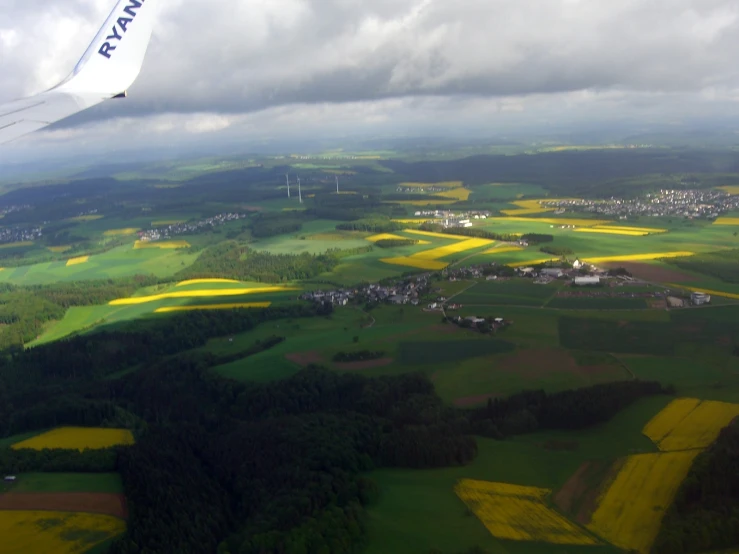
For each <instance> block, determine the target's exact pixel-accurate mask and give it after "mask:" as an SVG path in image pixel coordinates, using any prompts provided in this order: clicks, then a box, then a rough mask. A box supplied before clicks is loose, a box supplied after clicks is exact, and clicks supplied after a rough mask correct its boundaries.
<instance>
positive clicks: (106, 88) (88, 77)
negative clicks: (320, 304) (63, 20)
mask: <svg viewBox="0 0 739 554" xmlns="http://www.w3.org/2000/svg"><path fill="white" fill-rule="evenodd" d="M160 1H161V0H119V1H118V2H117V3H116V5H115V8H113V11H112V12H111V14H110V16H109V17H108V19H107V20H106V21H105V23H104V24H103V27H102V28H101V29H100V31H99V32H98V34H97V36H95V39H94V40H93V41H92V44H90V46H89V47H88V48H87V51H86V52H85V54H84V55H83V56H82V58H81V59H80V61H79V62H78V63H77V65H76V66H75V68H74V71H72V73H71V74H70V75H69V77H67V78H66V79H64V81H62V82H61V83H59V84H58V85H57V86H55V87H54V88H52V89H50V90H47V91H46V92H42V93H40V94H37V95H36V96H32V97H30V98H25V99H23V100H16V101H13V102H9V103H7V104H0V144H2V143H5V142H10V141H11V140H14V139H16V138H18V137H21V136H23V135H25V134H28V133H31V132H33V131H36V130H38V129H41V128H43V127H46V126H47V125H50V124H51V123H54V122H55V121H60V120H62V119H64V118H66V117H69V116H70V115H72V114H75V113H77V112H81V111H82V110H86V109H87V108H91V107H92V106H94V105H96V104H100V103H101V102H103V101H105V100H108V99H110V98H116V97H119V98H120V97H124V96H125V95H126V90H127V89H128V87H130V86H131V84H133V82H134V81H135V80H136V77H138V75H139V72H140V71H141V65H142V64H143V62H144V56H145V55H146V49H147V47H148V46H149V39H150V38H151V31H152V27H153V24H154V15H155V14H154V12H155V8H156V6H157V4H158V2H160Z"/></svg>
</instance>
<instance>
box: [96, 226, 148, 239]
mask: <svg viewBox="0 0 739 554" xmlns="http://www.w3.org/2000/svg"><path fill="white" fill-rule="evenodd" d="M140 230H141V229H137V228H136V227H128V228H126V229H108V230H107V231H105V232H104V233H103V235H105V236H106V237H127V236H130V235H135V234H136V233H138V232H139V231H140Z"/></svg>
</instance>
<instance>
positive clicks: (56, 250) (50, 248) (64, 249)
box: [46, 244, 72, 254]
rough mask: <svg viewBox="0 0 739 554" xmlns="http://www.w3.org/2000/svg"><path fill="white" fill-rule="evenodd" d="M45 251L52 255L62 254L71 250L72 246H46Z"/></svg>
mask: <svg viewBox="0 0 739 554" xmlns="http://www.w3.org/2000/svg"><path fill="white" fill-rule="evenodd" d="M46 249H47V250H48V251H49V252H54V254H64V253H65V252H67V251H68V250H72V245H71V244H68V245H66V246H47V247H46Z"/></svg>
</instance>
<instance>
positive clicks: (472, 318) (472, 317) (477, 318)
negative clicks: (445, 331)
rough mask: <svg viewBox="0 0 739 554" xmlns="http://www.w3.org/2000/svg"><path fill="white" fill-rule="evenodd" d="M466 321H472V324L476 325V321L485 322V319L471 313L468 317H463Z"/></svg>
mask: <svg viewBox="0 0 739 554" xmlns="http://www.w3.org/2000/svg"><path fill="white" fill-rule="evenodd" d="M465 319H466V320H467V321H469V322H470V323H472V324H473V325H477V324H478V323H485V319H484V318H482V317H477V316H475V315H471V316H469V317H465Z"/></svg>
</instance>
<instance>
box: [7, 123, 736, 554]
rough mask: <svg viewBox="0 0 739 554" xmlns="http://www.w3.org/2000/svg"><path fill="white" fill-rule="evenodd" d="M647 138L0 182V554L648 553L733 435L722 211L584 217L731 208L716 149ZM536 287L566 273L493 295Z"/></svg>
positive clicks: (726, 156)
mask: <svg viewBox="0 0 739 554" xmlns="http://www.w3.org/2000/svg"><path fill="white" fill-rule="evenodd" d="M513 116H515V114H506V115H505V117H506V118H508V117H513ZM488 123H489V122H488ZM485 124H486V125H487V123H485ZM328 125H329V127H328V128H327V129H328V131H327V132H330V131H331V125H333V123H331V122H330V121H329V122H328ZM488 126H489V125H488ZM676 132H678V133H679V130H678V131H676ZM624 136H625V135H624ZM602 139H603V140H605V138H604V137H602V136H601V137H596V136H593V137H592V138H591V139H588V140H592V141H601V140H602ZM454 140H455V141H456V140H457V139H454ZM572 140H575V139H574V138H573V139H572ZM608 140H610V139H608ZM614 140H615V139H614ZM660 140H661V139H659V137H653V136H651V134H650V135H649V136H648V137H647V136H645V137H644V139H643V142H645V143H648V144H652V146H650V147H649V148H642V147H639V148H636V145H633V146H634V148H633V149H632V148H624V147H623V145H621V144H619V145H614V146H613V147H605V148H603V147H598V146H595V147H593V146H588V145H574V146H573V145H572V144H559V143H558V142H557V141H556V139H554V138H552V135H550V136H547V137H526V136H524V134H523V130H520V131H516V133H511V134H510V136H503V135H502V134H501V135H500V140H497V139H496V141H495V143H494V144H487V142H486V141H475V142H474V143H473V144H462V142H461V141H460V144H459V145H456V144H457V143H456V142H455V146H454V147H448V146H444V142H443V141H442V140H438V139H436V138H434V137H424V138H421V139H409V138H404V137H389V138H385V139H382V140H377V141H372V143H373V146H372V148H374V149H375V150H373V151H355V150H354V148H355V147H356V146H357V145H356V144H352V143H353V142H354V139H351V137H348V136H347V137H346V138H345V139H344V142H346V143H347V144H340V145H338V144H337V145H331V146H329V145H328V143H329V142H330V141H329V139H323V138H319V139H316V140H315V141H313V142H314V143H315V144H312V145H311V146H310V148H308V147H307V146H306V147H305V151H303V148H304V147H303V146H300V144H299V143H298V142H297V141H296V144H295V148H296V149H298V148H300V150H296V152H295V153H278V152H276V151H275V152H274V153H272V154H259V153H254V154H251V153H250V154H243V153H241V154H240V153H235V154H233V155H231V154H229V155H228V156H227V157H225V158H219V157H210V158H203V159H186V160H184V161H183V160H179V161H178V160H160V161H157V162H151V163H150V162H144V161H141V162H138V161H135V160H125V161H123V162H122V163H117V162H116V163H111V164H110V167H107V166H106V167H97V166H93V165H90V166H86V167H71V166H70V168H69V169H68V170H65V175H64V178H63V179H62V178H61V177H60V178H59V179H61V180H63V181H64V182H59V183H55V184H54V185H53V186H54V187H56V189H55V190H52V189H51V188H50V187H51V183H52V182H55V178H52V177H50V176H44V178H43V180H39V181H38V182H36V181H33V182H28V183H27V185H26V184H22V183H20V182H18V183H16V182H14V181H12V180H11V181H8V184H9V186H8V187H7V188H6V189H5V190H4V191H3V192H4V193H5V199H6V201H7V202H6V203H5V206H6V208H7V210H6V209H5V208H4V209H3V210H2V211H3V212H4V215H2V216H0V223H2V225H0V227H1V228H2V229H0V231H3V233H4V235H3V236H6V237H9V238H7V239H6V240H8V241H9V242H10V244H7V245H5V246H3V247H2V248H0V288H2V291H0V296H2V298H0V312H2V313H0V341H3V342H4V345H5V350H4V354H5V355H4V356H3V358H2V363H0V365H1V366H2V368H3V371H2V375H1V376H0V424H2V425H0V427H2V428H4V429H5V432H6V434H8V435H10V436H6V437H0V450H2V449H4V453H3V452H0V458H3V456H4V457H5V458H7V460H9V463H8V464H6V465H7V466H8V467H7V472H9V473H10V472H12V473H14V474H16V477H17V480H12V479H8V481H7V482H4V483H3V487H2V494H0V533H2V541H0V544H2V545H3V546H0V551H2V552H4V551H5V550H6V549H7V548H8V547H5V548H4V546H5V545H6V543H7V544H11V545H15V548H16V551H18V552H29V554H36V552H61V553H62V554H64V552H70V553H71V552H79V553H80V554H82V552H88V553H89V554H105V551H106V550H107V549H108V548H109V547H110V545H111V543H112V541H113V540H114V539H115V537H118V538H119V540H120V541H121V543H120V544H119V545H117V546H116V547H114V550H115V551H116V552H119V551H120V552H124V551H125V552H139V551H141V552H144V551H146V552H148V551H152V552H154V551H157V552H158V551H159V550H167V548H169V549H170V550H172V551H175V550H176V551H178V552H180V551H181V552H189V551H192V552H199V551H201V550H202V551H209V552H215V551H216V550H218V551H223V552H233V553H236V552H241V551H249V552H251V551H255V552H256V551H257V550H263V551H264V552H268V551H269V552H272V551H275V552H277V551H280V552H292V551H295V552H296V553H297V552H298V551H300V552H302V550H306V552H307V551H311V552H328V551H332V552H333V551H336V552H341V554H344V552H354V551H356V552H357V553H361V554H472V553H485V554H623V553H624V552H629V551H631V552H639V553H640V554H642V553H644V554H647V552H648V550H649V549H650V546H651V544H652V541H653V540H654V537H655V535H656V533H657V532H658V531H659V527H660V521H661V519H662V516H663V515H664V513H665V511H666V510H668V509H669V507H670V504H671V502H672V498H673V496H674V494H675V491H676V490H677V489H678V487H679V486H680V484H681V481H683V477H684V476H685V475H686V474H687V472H688V471H689V468H690V467H691V463H692V462H693V457H694V456H696V455H698V453H700V452H704V455H703V456H702V458H701V460H703V458H707V457H708V455H709V454H710V453H711V452H710V451H708V449H710V448H711V445H713V444H716V443H715V442H714V441H715V439H716V437H717V434H718V433H719V432H720V430H721V428H722V427H725V426H726V425H727V424H728V423H729V422H730V421H731V420H732V419H733V418H734V417H735V416H738V415H739V355H738V354H739V277H737V275H739V271H738V270H737V267H739V265H737V263H739V235H737V234H736V233H739V230H738V229H739V224H738V223H737V222H739V211H738V209H737V204H736V198H734V199H726V198H724V197H722V196H721V197H720V196H719V195H717V194H716V195H711V198H714V197H715V198H719V200H720V201H721V202H725V203H726V206H728V204H731V205H732V207H731V208H729V207H726V206H725V208H726V209H717V210H715V212H714V211H713V210H712V209H711V210H709V209H708V207H706V205H703V204H701V206H699V207H698V208H696V211H695V212H694V213H693V212H690V211H689V208H684V206H680V207H678V208H676V209H674V210H673V208H674V206H672V207H670V206H665V205H661V206H658V207H656V208H655V207H654V206H652V207H650V206H649V205H648V204H650V201H649V200H646V201H645V202H641V203H638V204H637V203H634V204H632V203H631V202H630V201H627V202H624V203H621V205H619V206H617V207H615V208H614V209H610V208H607V209H604V208H603V206H604V205H605V204H606V203H608V202H610V201H611V200H613V199H619V198H622V199H624V200H630V199H634V200H637V199H642V200H644V199H649V198H651V197H650V196H647V195H648V194H652V193H655V192H656V191H666V190H673V189H674V190H680V191H681V192H682V191H684V190H687V189H691V190H692V189H693V188H695V190H699V191H711V190H714V191H715V190H716V189H717V188H719V187H724V188H723V189H719V190H725V191H726V192H733V191H734V190H735V189H736V183H739V174H737V173H728V172H727V173H718V171H729V170H730V169H731V168H736V167H739V166H738V165H737V164H739V161H738V160H739V154H737V151H736V148H734V147H733V146H731V147H730V148H728V149H727V150H723V149H722V150H720V151H716V152H708V153H707V152H706V150H707V149H706V148H705V147H703V146H702V147H701V149H696V150H693V149H691V148H688V147H680V148H679V149H678V148H675V149H672V148H670V147H663V145H662V144H661V143H660ZM674 140H678V139H677V138H675V139H674ZM680 140H682V139H680ZM694 140H695V139H694ZM698 140H701V139H698ZM722 140H723V139H722ZM270 142H271V141H267V142H265V143H264V144H255V145H254V146H255V148H256V150H258V151H262V150H264V151H270V150H276V149H277V146H276V144H270ZM324 142H325V143H326V144H325V145H324V146H322V144H323V143H324ZM639 142H642V139H640V140H639ZM509 143H510V144H509ZM216 146H218V145H217V144H215V143H214V145H213V147H216ZM244 148H245V146H243V145H242V146H238V147H234V150H235V151H237V152H243V151H244V150H243V149H244ZM320 150H323V151H320ZM540 153H544V154H540ZM50 163H51V161H49V164H50ZM11 170H12V171H16V170H15V169H14V168H13V167H11ZM18 171H20V170H18ZM286 173H289V175H288V178H289V179H290V182H291V183H295V182H296V180H297V177H298V176H300V178H301V182H302V188H303V191H302V192H303V198H302V199H301V200H298V198H296V197H295V195H294V194H293V195H291V197H288V192H287V190H286V187H285V178H286V175H285V174H286ZM337 178H338V179H339V180H340V184H341V188H342V189H344V190H343V193H338V191H337V190H336V186H337V183H336V180H337ZM0 180H2V179H1V178H0ZM6 180H7V179H6ZM491 180H500V181H506V182H497V183H491V182H490V181H491ZM434 181H439V182H434ZM737 190H739V189H737ZM405 196H407V198H404V197H405ZM680 197H681V198H683V197H684V195H681V196H680ZM702 198H708V196H702ZM701 201H702V200H701ZM711 201H713V200H711ZM416 206H418V207H416ZM423 206H428V207H427V208H425V207H423ZM613 206H614V205H613V204H612V205H611V207H613ZM633 206H638V207H637V208H633ZM707 210H708V211H707ZM633 211H636V212H638V213H633ZM699 212H700V214H699ZM606 213H607V214H608V215H605V214H606ZM655 213H661V214H669V215H653V214H655ZM714 213H719V214H720V217H718V220H717V221H716V222H715V224H714V219H716V217H715V216H714ZM81 214H87V215H81ZM99 214H105V216H102V215H99ZM686 214H688V215H686ZM73 216H78V217H73ZM180 223H187V224H188V226H187V229H184V228H183V227H179V226H178V224H180ZM457 226H458V227H457ZM17 231H22V232H17ZM152 231H156V232H158V233H159V236H161V239H160V240H157V241H142V240H137V239H142V238H147V237H149V236H155V235H156V232H154V233H153V232H152ZM442 231H444V232H442ZM446 231H448V232H446ZM27 236H32V237H34V239H33V241H26V242H21V241H25V240H26V239H25V238H24V237H27ZM380 240H383V241H385V242H384V243H381V245H379V246H378V245H377V244H376V243H377V242H378V241H380ZM12 241H18V242H16V243H13V242H12ZM393 241H396V242H393ZM575 259H578V260H580V261H585V262H586V263H587V262H588V261H589V262H593V263H595V264H596V265H597V268H595V269H593V268H589V267H584V268H582V269H577V270H575V269H574V268H573V270H572V271H570V267H571V265H572V263H573V262H574V261H575ZM545 262H552V263H550V264H549V265H550V266H552V267H561V268H563V269H565V270H566V273H567V277H564V276H563V277H561V278H558V279H554V280H552V281H551V282H549V281H550V280H549V279H545V278H540V275H537V273H538V272H539V268H534V269H533V271H532V272H528V271H527V272H523V271H516V269H517V268H522V267H525V266H535V265H539V264H544V263H545ZM601 270H603V271H601ZM607 270H614V271H613V272H612V273H611V274H610V275H609V276H608V277H605V276H604V277H603V281H604V284H603V286H601V287H597V288H592V289H584V288H579V287H571V286H570V282H571V280H572V279H573V278H574V277H575V276H576V275H579V274H586V273H591V274H600V275H603V274H604V272H605V271H607ZM622 270H625V271H626V272H630V273H631V274H632V275H633V277H634V278H635V279H636V281H637V282H636V284H632V283H631V282H630V281H629V279H628V274H627V273H625V272H624V271H622ZM524 275H526V276H525V277H524ZM488 279H489V280H488ZM640 280H643V282H640ZM319 291H320V293H322V294H315V296H312V295H313V293H319ZM692 291H705V292H708V293H709V294H711V296H712V297H713V298H712V302H711V303H710V304H709V305H707V306H693V305H691V304H690V302H689V301H688V302H686V305H685V306H684V307H683V308H677V307H675V306H674V305H669V306H668V305H667V302H666V301H665V299H664V294H663V293H665V292H667V294H669V295H672V296H675V297H678V298H681V299H683V300H689V298H690V293H691V292H692ZM434 303H435V304H436V305H435V306H434V307H432V305H433V304H434ZM472 316H475V317H476V318H482V319H483V320H484V321H486V322H493V321H494V320H495V324H493V323H490V324H489V325H480V326H479V327H478V326H476V325H470V323H469V320H468V321H465V318H471V317H472ZM0 350H1V348H0ZM645 381H650V383H645ZM651 382H656V383H651ZM659 385H661V388H660V386H659ZM524 391H526V392H525V394H521V393H522V392H524ZM573 399H575V401H573ZM83 425H84V426H86V427H81V426H83ZM72 426H77V427H72ZM29 429H35V431H28V432H27V430H29ZM728 434H730V431H728V432H727V433H724V436H725V435H728ZM134 437H135V439H136V442H135V444H134ZM114 445H115V446H116V448H110V449H108V447H112V446H114ZM718 446H720V445H717V447H716V448H715V449H714V450H718ZM51 449H55V450H57V451H53V450H51ZM34 450H35V451H34ZM44 450H46V451H44ZM86 450H87V451H86ZM701 463H702V462H701ZM56 470H61V471H63V472H59V473H56V472H52V471H56ZM114 471H119V472H120V473H113V472H114ZM286 476H287V477H286ZM235 477H236V478H235ZM696 480H697V479H696ZM692 484H693V479H692V478H691V480H690V481H689V482H688V483H686V486H687V485H692ZM695 484H696V487H697V485H698V483H695ZM719 484H720V483H719ZM696 490H698V489H697V488H696ZM701 490H707V489H705V488H701ZM254 491H257V493H258V494H256V495H254V494H253V492H254ZM704 500H705V498H697V497H696V498H695V502H696V504H700V503H701V502H703V501H704ZM357 501H358V502H359V504H361V506H359V504H358V503H357ZM355 506H357V507H356V509H355ZM128 507H130V511H129V509H128ZM285 507H288V509H287V510H286V509H285ZM96 514H97V515H100V516H109V517H110V516H114V519H113V520H101V519H95V517H97V515H96ZM152 514H154V515H155V516H156V517H151V516H152ZM8 517H10V518H16V519H15V520H14V522H12V523H7V519H6V520H4V519H3V518H8ZM83 519H84V521H83ZM717 519H718V518H717ZM111 521H112V522H111ZM106 522H107V523H106ZM124 522H125V525H124ZM193 522H195V523H194V524H193ZM198 522H200V524H198ZM203 522H205V523H203ZM126 525H128V528H129V529H130V530H131V533H130V534H125V535H123V536H121V533H122V532H123V531H124V530H125V526H126ZM705 527H706V529H700V528H699V526H695V528H694V529H689V530H688V531H689V533H688V534H691V533H692V535H691V536H693V537H698V538H703V537H704V535H707V534H708V533H704V532H702V531H710V532H711V533H713V532H720V529H717V527H718V524H717V525H716V526H714V525H713V523H711V524H708V523H707V524H706V525H705ZM663 531H664V530H663ZM12 533H16V534H17V536H14V535H13V534H12ZM305 537H310V541H308V539H306V538H305ZM11 540H14V541H16V542H15V543H12V542H10V541H11ZM33 541H38V542H33ZM309 543H310V544H309ZM683 546H685V545H683ZM303 547H304V548H303ZM735 548H736V546H734V549H735ZM683 550H684V551H687V550H689V549H688V548H683ZM705 550H709V549H705ZM676 551H679V549H676ZM650 554H651V553H650Z"/></svg>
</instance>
